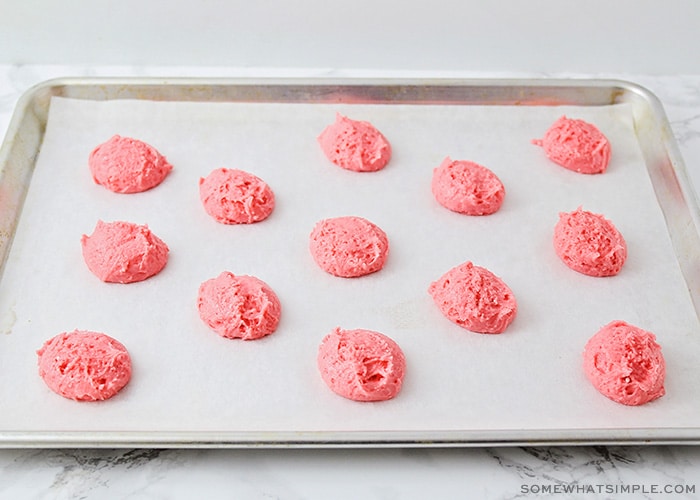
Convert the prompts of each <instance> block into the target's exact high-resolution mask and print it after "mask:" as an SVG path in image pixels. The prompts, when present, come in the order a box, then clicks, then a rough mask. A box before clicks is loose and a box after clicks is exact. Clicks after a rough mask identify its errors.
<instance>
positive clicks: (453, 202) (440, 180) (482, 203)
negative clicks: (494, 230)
mask: <svg viewBox="0 0 700 500" xmlns="http://www.w3.org/2000/svg"><path fill="white" fill-rule="evenodd" d="M432 190H433V195H434V196H435V199H436V200H437V201H438V203H440V205H442V206H443V207H445V208H447V209H449V210H452V211H453V212H458V213H461V214H466V215H489V214H492V213H494V212H496V211H497V210H498V209H499V208H501V204H502V203H503V197H504V196H505V194H506V191H505V188H504V187H503V183H502V182H501V180H500V179H499V178H498V176H496V174H494V173H493V172H492V171H491V170H489V169H488V168H486V167H484V166H481V165H479V164H477V163H473V162H471V161H463V160H456V161H452V160H451V159H450V158H449V157H447V158H445V160H443V162H442V164H441V165H440V166H439V167H437V168H436V169H434V170H433V181H432Z"/></svg>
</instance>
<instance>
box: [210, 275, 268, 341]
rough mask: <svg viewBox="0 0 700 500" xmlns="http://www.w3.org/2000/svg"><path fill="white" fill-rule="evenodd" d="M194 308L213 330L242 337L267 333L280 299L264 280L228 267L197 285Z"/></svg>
mask: <svg viewBox="0 0 700 500" xmlns="http://www.w3.org/2000/svg"><path fill="white" fill-rule="evenodd" d="M197 309H198V311H199V316H200V318H201V319H202V321H203V322H204V323H205V324H206V325H207V326H208V327H209V328H211V329H212V330H214V331H215V332H216V333H218V334H219V335H221V336H222V337H225V338H227V339H243V340H256V339H260V338H262V337H265V336H267V335H270V334H271V333H273V332H274V331H275V330H276V329H277V325H278V324H279V321H280V316H281V314H282V306H281V305H280V301H279V299H278V298H277V295H276V294H275V292H274V291H273V290H272V288H270V286H269V285H268V284H267V283H265V282H264V281H262V280H260V279H258V278H256V277H254V276H246V275H241V276H236V275H234V274H233V273H230V272H228V271H224V272H222V273H221V274H220V275H219V276H217V277H216V278H212V279H209V280H207V281H205V282H204V283H202V284H201V285H200V287H199V293H198V295H197Z"/></svg>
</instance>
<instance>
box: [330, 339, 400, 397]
mask: <svg viewBox="0 0 700 500" xmlns="http://www.w3.org/2000/svg"><path fill="white" fill-rule="evenodd" d="M317 363H318V370H319V372H320V373H321V378H322V379H323V381H324V382H325V383H326V385H327V386H328V387H329V388H330V389H331V390H332V391H333V392H335V393H336V394H338V395H340V396H343V397H344V398H347V399H351V400H353V401H385V400H388V399H392V398H394V397H395V396H396V395H397V394H398V393H399V391H400V390H401V386H402V384H403V379H404V374H405V372H406V359H405V357H404V354H403V352H402V351H401V348H400V347H399V345H398V344H397V343H396V342H395V341H394V340H392V339H391V338H389V337H387V336H386V335H383V334H381V333H379V332H375V331H372V330H363V329H358V330H341V329H340V328H336V329H334V330H333V331H332V332H331V333H329V334H328V335H326V336H325V337H324V338H323V340H322V341H321V344H320V346H319V348H318V357H317Z"/></svg>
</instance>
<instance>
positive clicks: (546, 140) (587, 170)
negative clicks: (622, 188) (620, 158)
mask: <svg viewBox="0 0 700 500" xmlns="http://www.w3.org/2000/svg"><path fill="white" fill-rule="evenodd" d="M532 143H533V144H536V145H537V146H541V147H542V148H543V149H544V152H545V154H546V155H547V157H548V158H549V159H550V160H552V161H553V162H554V163H556V164H557V165H561V166H562V167H564V168H568V169H569V170H573V171H574V172H579V173H582V174H601V173H603V172H605V170H606V169H607V168H608V162H609V161H610V142H609V141H608V139H607V137H605V135H603V133H602V132H601V131H600V130H598V128H597V127H596V126H595V125H593V124H591V123H588V122H585V121H583V120H575V119H571V118H567V117H566V116H562V117H561V118H559V119H558V120H557V121H556V122H554V124H553V125H552V126H551V127H550V128H549V129H548V130H547V132H545V134H544V137H543V138H542V139H535V140H533V141H532Z"/></svg>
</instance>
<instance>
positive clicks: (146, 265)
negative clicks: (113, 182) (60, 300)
mask: <svg viewBox="0 0 700 500" xmlns="http://www.w3.org/2000/svg"><path fill="white" fill-rule="evenodd" d="M80 241H81V244H82V247H83V258H84V260H85V264H87V267H88V269H90V271H91V272H92V273H93V274H94V275H95V276H97V277H98V278H100V279H101V280H102V281H106V282H108V283H134V282H136V281H143V280H145V279H148V278H150V277H151V276H155V275H156V274H158V273H159V272H160V271H161V270H162V269H163V268H164V267H165V265H166V264H167V262H168V252H169V248H168V245H166V244H165V243H164V242H163V240H161V239H160V238H158V237H157V236H156V235H155V234H153V233H152V232H151V230H150V229H148V226H146V225H143V226H140V225H137V224H133V223H131V222H124V221H116V222H102V221H101V220H100V221H97V225H96V226H95V230H94V232H93V233H92V235H90V236H86V235H83V237H82V238H81V240H80Z"/></svg>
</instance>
